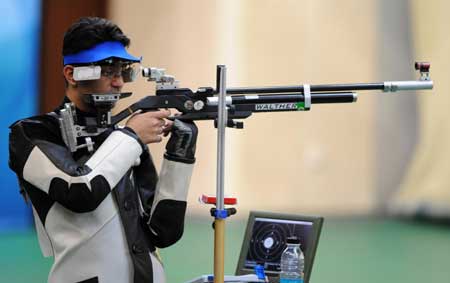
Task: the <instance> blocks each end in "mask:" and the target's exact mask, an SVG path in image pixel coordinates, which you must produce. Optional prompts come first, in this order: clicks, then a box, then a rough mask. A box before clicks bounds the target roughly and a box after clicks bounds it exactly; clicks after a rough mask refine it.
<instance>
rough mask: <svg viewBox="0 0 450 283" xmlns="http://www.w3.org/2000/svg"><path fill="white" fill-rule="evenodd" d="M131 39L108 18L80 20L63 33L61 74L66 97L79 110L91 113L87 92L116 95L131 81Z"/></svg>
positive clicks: (135, 59)
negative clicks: (128, 48) (62, 66)
mask: <svg viewBox="0 0 450 283" xmlns="http://www.w3.org/2000/svg"><path fill="white" fill-rule="evenodd" d="M129 44H130V39H129V38H128V37H127V36H126V35H125V34H123V32H122V30H121V29H120V28H119V27H118V26H117V25H115V24H114V23H112V22H111V21H109V20H107V19H102V18H97V17H87V18H81V19H79V20H78V21H76V22H75V23H73V24H72V26H71V27H70V28H69V29H68V30H67V32H66V33H65V34H64V43H63V57H64V68H63V73H64V77H65V80H66V86H67V89H66V94H67V95H68V96H69V98H70V99H71V100H72V101H73V102H74V103H75V104H76V106H77V107H79V108H81V109H82V110H86V111H92V110H93V109H90V107H89V105H86V104H85V103H84V102H83V99H82V96H83V95H85V94H89V93H118V92H120V91H121V89H122V87H123V84H124V82H128V81H132V80H133V75H134V69H133V68H132V64H133V63H137V62H140V60H141V59H140V58H136V57H134V56H132V55H130V54H129V53H128V52H127V51H126V47H128V46H129Z"/></svg>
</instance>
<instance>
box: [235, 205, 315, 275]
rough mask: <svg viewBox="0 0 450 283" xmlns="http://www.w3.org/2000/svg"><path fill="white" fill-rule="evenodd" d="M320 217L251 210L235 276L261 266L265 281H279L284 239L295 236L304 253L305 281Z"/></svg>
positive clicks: (309, 271) (313, 255)
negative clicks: (265, 277)
mask: <svg viewBox="0 0 450 283" xmlns="http://www.w3.org/2000/svg"><path fill="white" fill-rule="evenodd" d="M322 224H323V217H316V216H302V215H294V214H278V213H270V212H262V211H251V212H250V215H249V219H248V222H247V229H246V230H245V235H244V240H243V242H242V247H241V253H240V256H239V261H238V265H237V268H236V275H244V274H251V273H254V272H255V271H254V268H255V266H256V265H262V266H264V271H265V273H266V276H267V277H268V278H269V282H279V274H280V258H281V254H282V253H283V251H284V249H285V248H286V238H287V237H289V236H297V237H298V238H299V239H300V249H301V250H302V251H303V254H304V256H305V270H304V283H309V278H310V277H311V271H312V267H313V263H314V257H315V254H316V249H317V245H318V242H319V237H320V232H321V229H322Z"/></svg>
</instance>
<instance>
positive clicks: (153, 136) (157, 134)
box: [126, 110, 172, 144]
mask: <svg viewBox="0 0 450 283" xmlns="http://www.w3.org/2000/svg"><path fill="white" fill-rule="evenodd" d="M169 116H170V111H169V110H159V111H151V112H145V113H142V114H136V115H133V116H132V117H131V118H130V119H129V120H128V121H127V123H126V126H127V127H129V128H131V129H132V130H133V131H134V132H135V133H136V134H137V135H138V136H139V138H140V139H141V141H142V142H143V143H144V144H149V143H158V142H161V141H162V136H161V135H164V134H165V133H166V132H167V131H168V130H170V128H171V125H172V123H168V122H167V120H165V119H166V118H168V117H169Z"/></svg>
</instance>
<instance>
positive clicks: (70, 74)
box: [63, 65, 77, 87]
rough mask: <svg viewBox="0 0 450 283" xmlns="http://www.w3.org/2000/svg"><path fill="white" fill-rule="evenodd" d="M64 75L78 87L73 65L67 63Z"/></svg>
mask: <svg viewBox="0 0 450 283" xmlns="http://www.w3.org/2000/svg"><path fill="white" fill-rule="evenodd" d="M63 75H64V78H65V79H66V81H67V83H68V84H69V85H70V86H72V87H77V81H75V80H74V79H73V66H72V65H65V66H64V68H63Z"/></svg>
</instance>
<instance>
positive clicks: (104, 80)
mask: <svg viewBox="0 0 450 283" xmlns="http://www.w3.org/2000/svg"><path fill="white" fill-rule="evenodd" d="M100 67H101V76H100V78H99V79H97V80H87V81H77V86H76V88H74V89H75V90H76V93H77V96H78V97H79V98H80V99H79V103H80V104H81V105H79V106H81V107H80V108H81V109H83V110H86V111H89V112H94V111H95V109H93V108H92V107H91V106H90V105H87V104H86V103H84V99H83V96H85V95H88V94H110V93H120V92H121V91H122V88H123V86H124V83H125V82H130V81H132V76H133V74H134V73H133V72H134V70H133V66H132V65H130V64H125V63H121V62H116V63H114V64H103V65H100Z"/></svg>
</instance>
